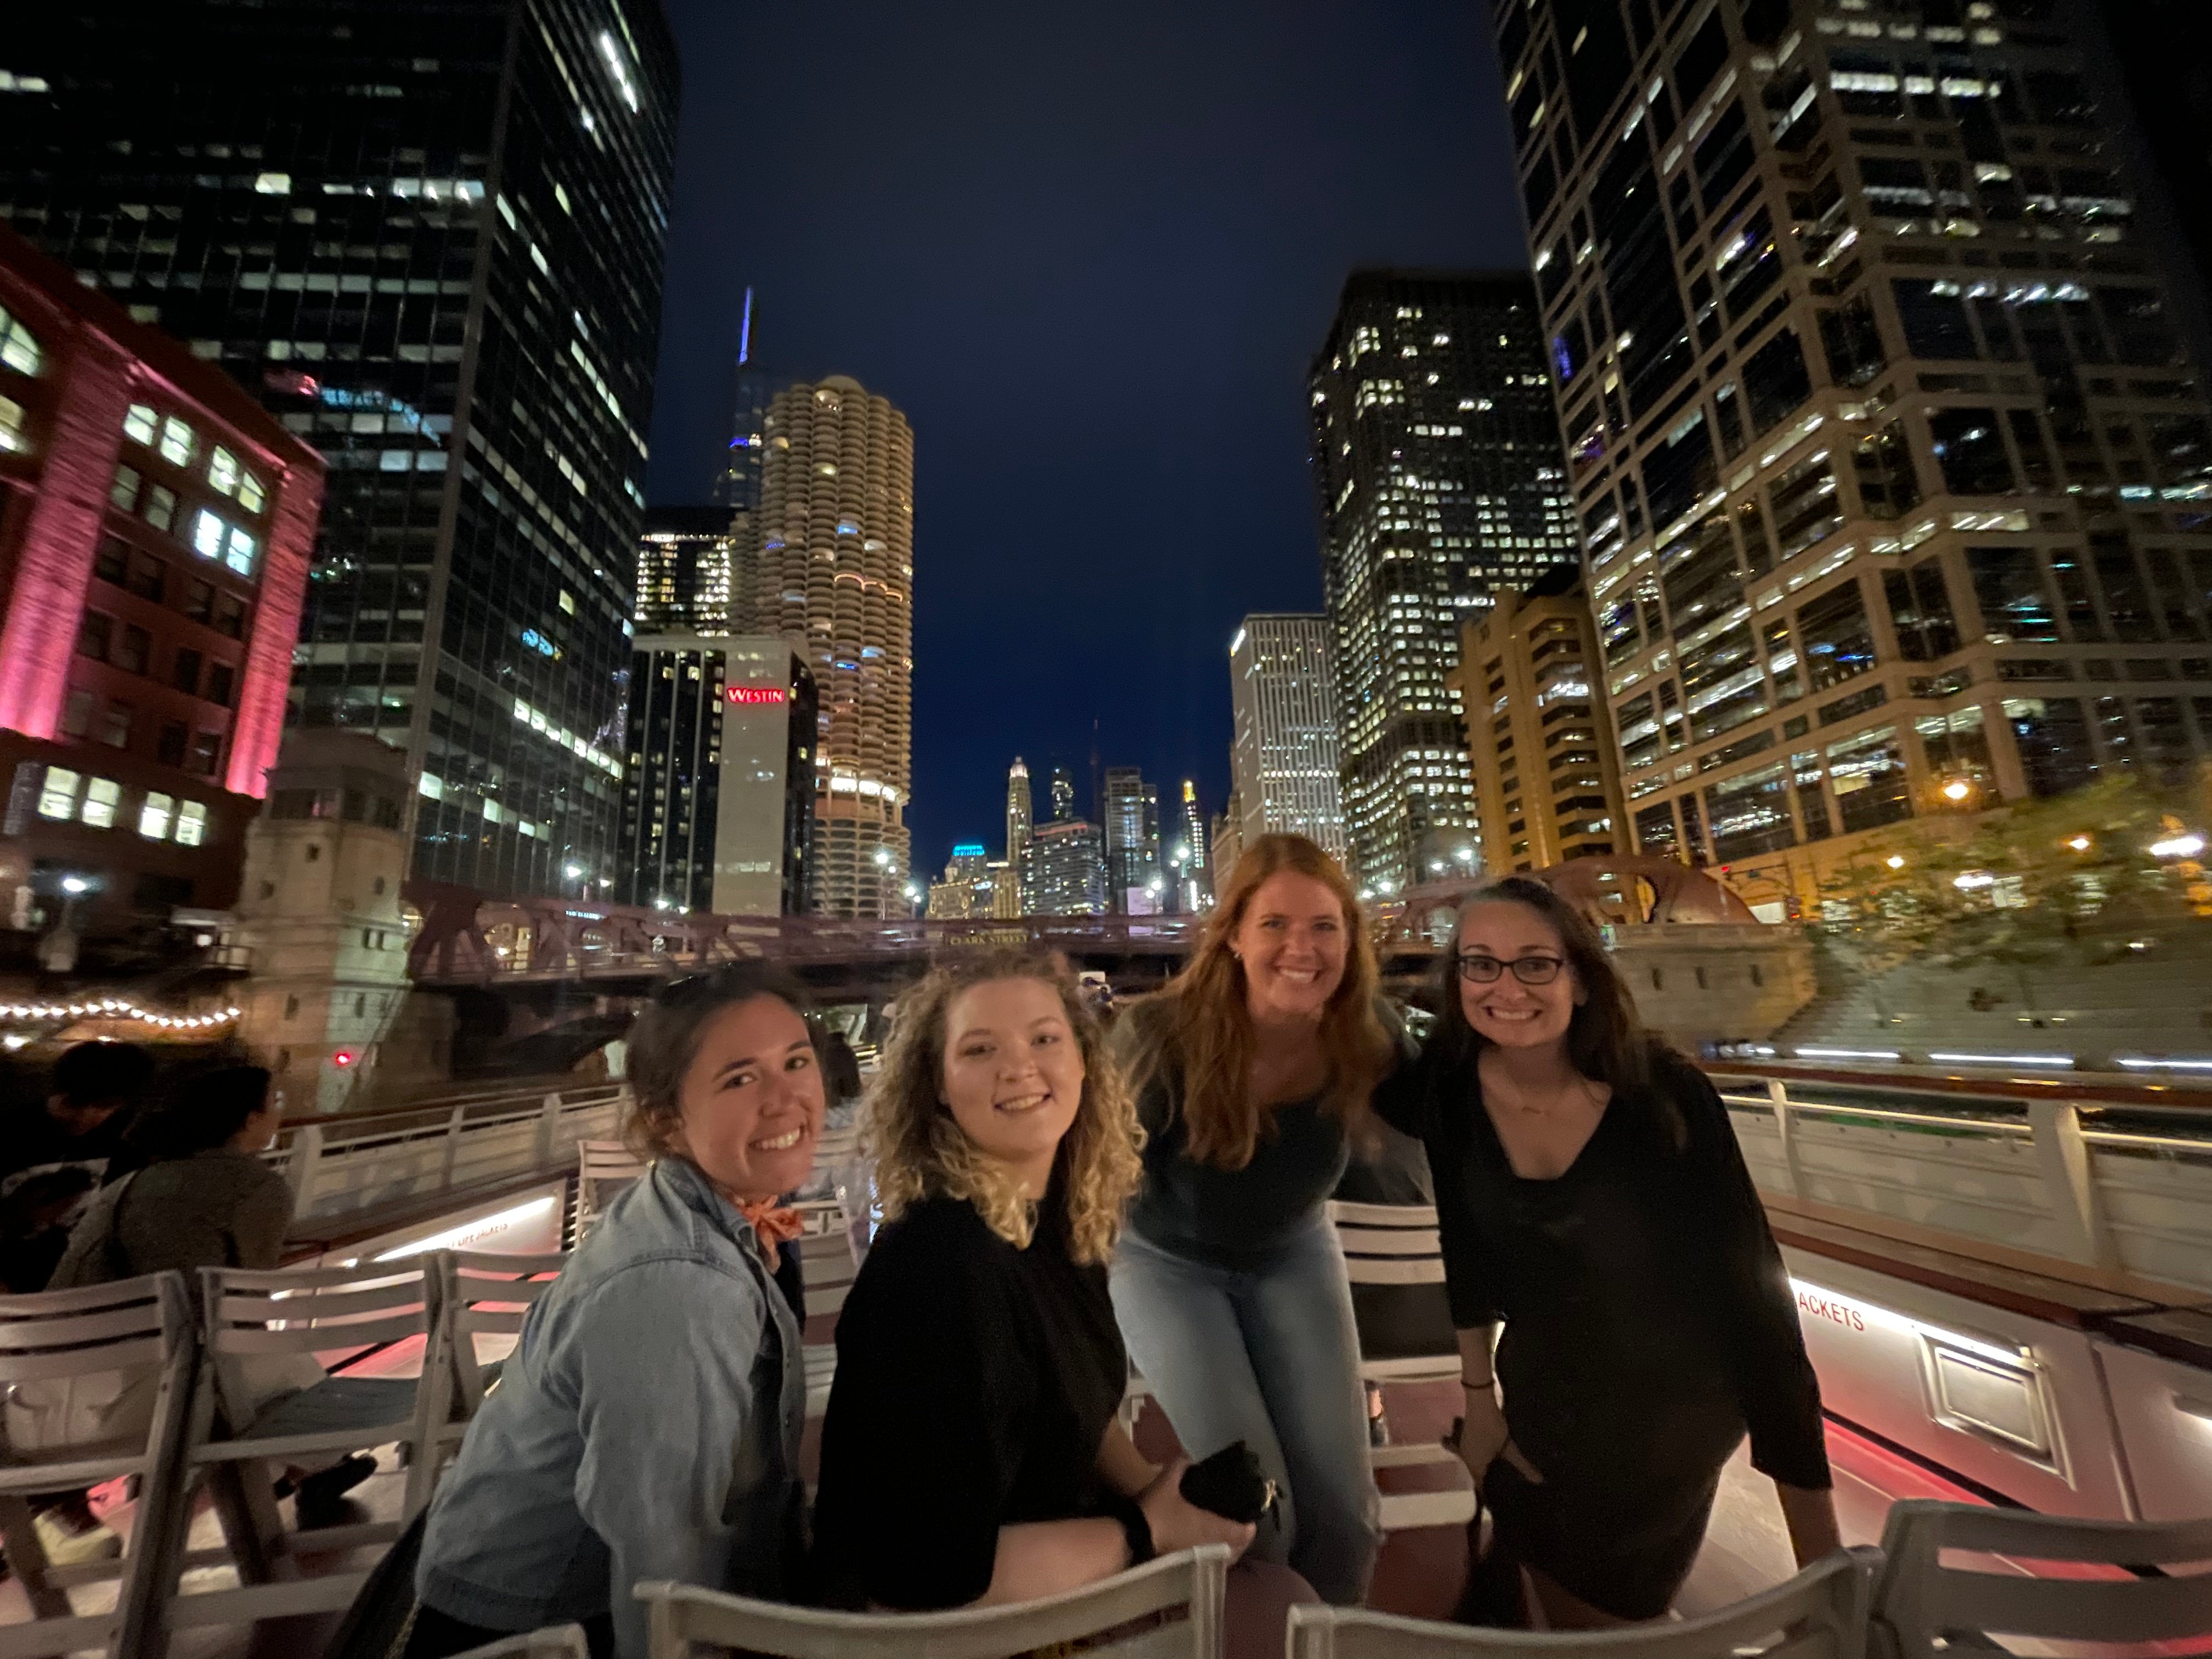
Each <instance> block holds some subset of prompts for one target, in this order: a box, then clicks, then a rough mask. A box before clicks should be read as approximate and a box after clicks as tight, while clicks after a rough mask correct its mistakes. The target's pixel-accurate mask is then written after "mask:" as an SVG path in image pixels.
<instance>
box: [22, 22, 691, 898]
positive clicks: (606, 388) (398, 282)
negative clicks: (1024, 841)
mask: <svg viewBox="0 0 2212 1659" xmlns="http://www.w3.org/2000/svg"><path fill="white" fill-rule="evenodd" d="M9 68H10V70H11V71H12V72H13V74H14V75H15V77H16V78H15V90H14V91H12V92H10V93H9V94H8V95H6V96H4V97H0V214H4V215H5V216H6V217H8V219H9V221H10V222H12V223H13V225H14V226H15V228H16V230H18V231H19V232H21V234H23V235H24V236H26V237H27V238H28V239H29V240H31V241H33V243H35V244H37V245H38V246H41V247H43V248H44V249H46V251H47V252H50V253H52V254H54V255H55V256H56V257H58V258H61V259H63V260H64V261H65V262H66V263H67V264H70V265H71V266H73V267H74V268H75V269H76V271H77V273H78V275H79V276H80V278H81V280H83V281H85V282H87V283H91V284H94V285H96V286H97V287H98V288H99V289H100V290H101V291H102V292H103V293H106V294H107V295H110V296H111V297H112V298H113V299H115V300H116V301H118V302H119V303H122V304H124V305H126V306H127V307H129V308H130V310H131V314H132V315H133V316H135V317H137V318H138V319H141V320H143V321H148V322H152V323H155V324H157V325H159V326H160V327H161V328H162V329H164V330H166V331H168V332H170V333H173V334H175V335H177V336H179V337H182V338H183V339H185V341H186V342H188V343H189V344H190V347H191V349H192V350H193V351H194V352H195V353H197V355H198V356H202V357H204V358H205V359H208V360H210V361H211V362H219V363H220V364H221V365H222V367H223V368H226V369H227V370H228V371H229V373H230V374H231V375H232V376H233V377H234V379H236V380H239V381H240V383H241V384H243V385H245V386H246V387H248V388H249V389H250V390H252V392H255V393H257V394H258V396H259V397H260V398H262V400H263V401H264V403H265V404H267V405H268V406H269V408H270V410H273V411H275V412H276V414H277V415H278V416H279V417H280V418H281V419H282V420H283V422H284V424H285V425H286V426H287V427H289V428H291V429H292V430H293V431H295V432H296V433H298V434H300V435H302V436H304V437H307V439H309V440H310V441H312V442H313V443H314V444H315V446H316V447H318V448H319V449H320V450H321V451H322V452H323V454H324V456H325V459H326V460H327V462H328V465H329V468H330V489H329V494H328V496H327V499H326V502H325V508H324V513H323V521H322V529H321V533H320V537H319V542H318V544H317V547H316V552H315V562H314V566H313V571H312V574H311V578H310V580H309V583H308V592H307V606H306V611H305V614H304V615H303V617H302V619H301V642H300V646H299V649H298V651H297V653H296V654H295V660H294V668H293V683H292V689H291V707H290V719H291V720H293V721H295V722H297V723H304V724H307V725H311V726H346V727H350V728H355V729H358V730H362V731H367V732H374V734H375V735H376V736H377V737H379V738H382V739H383V740H384V741H386V742H387V743H390V744H394V745H395V746H398V747H401V748H404V750H406V752H407V755H408V757H409V763H410V768H411V769H413V770H414V771H415V772H416V775H417V777H418V784H417V787H418V789H419V791H420V793H419V794H418V795H417V797H416V799H415V803H414V804H415V809H416V819H415V826H414V829H415V838H416V839H415V849H414V865H413V868H414V872H415V873H416V875H417V876H421V877H426V878H431V879H435V880H439V881H447V882H453V883H457V884H464V885H467V886H471V887H476V888H479V889H482V890H488V891H494V892H502V891H537V892H549V893H550V892H554V891H557V890H561V888H562V884H563V879H564V878H563V874H562V872H563V871H564V869H565V868H566V867H568V866H577V867H578V868H580V869H581V870H582V871H583V872H585V874H584V875H583V877H582V878H581V879H582V880H584V881H587V882H598V881H600V880H604V879H608V878H611V877H612V875H613V873H614V872H613V871H612V870H611V868H610V867H609V866H610V860H611V850H612V846H613V842H614V839H615V833H616V823H617V812H618V803H619V797H620V794H621V788H622V770H623V763H622V760H621V755H622V752H623V747H624V742H623V729H622V717H623V701H624V696H625V690H626V686H625V682H626V680H627V678H628V671H629V641H628V638H627V637H626V635H627V631H628V628H629V618H630V608H631V580H632V571H633V564H632V561H633V558H634V556H635V551H634V550H635V546H636V542H637V532H638V521H639V518H640V516H641V513H642V511H643V498H642V495H641V492H640V481H641V478H642V477H643V475H644V468H645V453H646V448H645V433H646V429H647V423H648V421H649V417H650V410H651V401H652V384H651V375H652V366H653V359H654V349H655V337H656V335H657V332H658V329H659V303H660V265H661V248H662V242H663V239H664V236H665V228H666V218H667V203H668V191H669V183H670V177H671V169H672V161H673V152H674V143H675V122H676V104H677V94H678V83H677V64H676V53H675V47H674V43H673V40H672V39H671V34H670V33H669V29H668V26H667V22H666V20H665V17H664V16H663V15H662V12H661V9H660V8H659V6H658V5H657V4H653V3H651V0H591V3H586V0H424V3H417V4H412V5H406V6H397V5H390V4H385V3H380V0H312V3H310V0H270V3H265V4H257V5H252V6H234V5H226V4H218V3H215V0H164V3H161V4H154V3H149V0H122V3H103V4H99V5H94V4H90V3H85V0H61V3H57V4H54V5H51V6H46V7H42V8H38V9H33V10H30V11H27V12H26V13H25V14H24V15H21V17H17V18H15V19H13V20H11V21H10V24H9ZM32 82H36V83H37V88H36V89H35V90H26V88H27V87H29V86H30V85H31V83H32ZM567 886H568V890H570V891H574V890H576V882H575V880H574V879H571V880H568V882H567Z"/></svg>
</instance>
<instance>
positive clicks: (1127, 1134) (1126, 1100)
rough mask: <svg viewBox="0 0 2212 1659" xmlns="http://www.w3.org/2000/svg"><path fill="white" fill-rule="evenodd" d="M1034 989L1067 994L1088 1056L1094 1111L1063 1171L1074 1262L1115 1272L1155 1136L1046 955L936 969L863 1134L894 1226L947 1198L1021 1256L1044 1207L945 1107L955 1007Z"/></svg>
mask: <svg viewBox="0 0 2212 1659" xmlns="http://www.w3.org/2000/svg"><path fill="white" fill-rule="evenodd" d="M1008 979H1033V980H1036V981H1040V982H1041V983H1042V984H1046V985H1049V986H1050V987H1052V988H1053V990H1054V992H1056V993H1057V994H1059V997H1060V1008H1061V1010H1062V1012H1065V1013H1066V1016H1067V1024H1068V1026H1069V1028H1070V1029H1071V1030H1073V1032H1074V1033H1075V1040H1076V1043H1077V1045H1078V1047H1079V1049H1080V1050H1081V1052H1082V1055H1083V1073H1084V1077H1083V1099H1082V1102H1081V1103H1080V1104H1079V1106H1078V1108H1077V1109H1076V1114H1075V1121H1074V1122H1073V1125H1071V1126H1070V1127H1069V1128H1068V1131H1067V1133H1066V1136H1065V1137H1063V1138H1062V1139H1061V1140H1060V1151H1059V1152H1058V1154H1057V1155H1056V1157H1055V1158H1054V1174H1055V1175H1056V1176H1058V1178H1059V1184H1060V1191H1061V1193H1062V1194H1063V1200H1062V1201H1063V1202H1064V1204H1065V1205H1066V1215H1065V1218H1064V1219H1065V1222H1066V1230H1067V1243H1068V1253H1069V1255H1072V1256H1073V1258H1074V1259H1075V1260H1076V1261H1079V1262H1083V1263H1085V1264H1089V1263H1094V1262H1103V1261H1105V1260H1106V1259H1107V1258H1108V1257H1109V1256H1110V1255H1112V1254H1113V1252H1114V1241H1115V1239H1116V1238H1117V1237H1120V1236H1121V1217H1122V1213H1123V1212H1124V1211H1125V1210H1127V1207H1128V1204H1129V1200H1130V1199H1131V1198H1132V1197H1133V1195H1134V1194H1135V1193H1136V1190H1137V1186H1138V1183H1139V1182H1140V1181H1142V1180H1143V1178H1144V1164H1143V1161H1142V1159H1141V1158H1139V1156H1138V1154H1139V1150H1140V1149H1141V1148H1142V1147H1143V1146H1144V1141H1145V1132H1144V1130H1143V1128H1142V1127H1140V1126H1139V1124H1138V1122H1137V1107H1136V1098H1135V1097H1134V1096H1133V1095H1132V1094H1131V1093H1130V1091H1129V1088H1128V1085H1127V1082H1126V1081H1125V1080H1124V1079H1123V1078H1122V1076H1121V1068H1120V1067H1119V1066H1116V1065H1115V1063H1114V1061H1113V1060H1112V1058H1111V1057H1110V1056H1109V1054H1107V1052H1106V1042H1105V1034H1104V1032H1103V1030H1101V1029H1100V1027H1099V1024H1098V1021H1097V1018H1096V1017H1095V1016H1094V1015H1093V1014H1092V1013H1091V1010H1090V1009H1089V1008H1087V1007H1085V1006H1084V1001H1083V995H1082V993H1081V991H1080V989H1079V987H1078V986H1077V984H1076V981H1075V975H1074V974H1073V972H1071V971H1070V970H1069V969H1068V966H1067V963H1066V962H1065V961H1064V960H1063V959H1062V958H1060V957H1057V956H1047V955H1043V954H1042V953H1039V952H1034V951H991V952H989V953H987V954H986V955H982V956H979V957H975V958H973V959H970V960H963V961H961V962H958V963H953V964H951V965H949V966H944V967H939V968H936V969H932V970H931V971H930V973H929V975H928V976H927V978H925V979H923V980H922V981H921V983H920V984H918V985H917V986H915V987H914V989H912V990H911V991H908V993H906V994H904V995H903V996H902V997H901V998H900V999H899V1003H898V1013H897V1018H896V1022H895V1024H894V1025H893V1028H892V1031H891V1038H890V1047H889V1048H888V1050H887V1051H886V1053H885V1054H884V1063H883V1065H882V1066H881V1067H880V1068H879V1069H878V1071H877V1073H876V1077H875V1081H874V1083H873V1085H872V1086H871V1087H870V1089H869V1091H868V1099H867V1105H866V1119H865V1121H864V1125H863V1127H862V1130H861V1134H862V1138H863V1139H864V1141H865V1142H866V1146H867V1149H868V1151H869V1152H870V1153H871V1155H872V1156H873V1158H875V1161H876V1188H877V1193H878V1197H879V1198H880V1200H881V1201H882V1204H883V1210H884V1220H886V1221H894V1220H896V1219H897V1218H898V1217H899V1216H900V1215H902V1214H903V1213H904V1212H906V1211H907V1210H908V1208H909V1207H911V1206H914V1205H916V1204H919V1203H921V1201H922V1200H924V1199H927V1198H933V1197H938V1196H940V1195H941V1196H944V1197H946V1198H957V1199H964V1200H967V1201H968V1202H969V1203H970V1204H972V1205H974V1206H975V1209H976V1212H977V1213H978V1214H980V1215H981V1217H982V1218H983V1221H984V1225H987V1226H988V1227H989V1228H990V1229H991V1231H993V1232H994V1233H996V1234H998V1236H999V1237H1001V1238H1003V1239H1005V1240H1006V1242H1007V1243H1009V1244H1012V1245H1013V1246H1014V1247H1015V1248H1016V1249H1028V1248H1029V1244H1030V1238H1031V1237H1032V1236H1033V1235H1034V1234H1035V1231H1036V1212H1035V1206H1032V1205H1031V1204H1030V1201H1029V1200H1028V1198H1027V1196H1026V1195H1025V1194H1024V1192H1023V1191H1022V1188H1021V1185H1020V1183H1019V1182H1017V1181H1016V1180H1015V1179H1014V1178H1013V1176H1012V1175H1010V1174H1009V1173H1008V1172H1007V1171H1006V1170H1005V1169H1004V1168H1003V1167H1001V1166H1000V1164H996V1163H994V1161H993V1160H992V1159H990V1158H986V1157H985V1156H984V1155H983V1154H982V1152H981V1150H980V1149H979V1148H978V1147H977V1146H976V1145H975V1142H974V1141H972V1140H970V1139H969V1138H968V1135H967V1133H966V1131H964V1130H963V1129H962V1128H961V1127H960V1126H959V1124H957V1122H955V1121H953V1117H952V1113H951V1109H950V1108H949V1107H947V1106H946V1105H945V1018H946V1016H947V1014H948V1013H949V1012H950V1011H951V1006H952V1000H953V999H954V998H955V997H957V996H958V995H959V994H961V993H962V992H963V991H966V990H969V989H970V988H971V987H975V986H978V985H986V984H988V983H990V982H991V981H994V980H1008Z"/></svg>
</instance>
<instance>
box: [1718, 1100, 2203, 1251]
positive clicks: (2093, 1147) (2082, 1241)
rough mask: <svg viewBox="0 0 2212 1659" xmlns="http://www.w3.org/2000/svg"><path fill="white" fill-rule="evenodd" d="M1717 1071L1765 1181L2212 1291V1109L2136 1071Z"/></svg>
mask: <svg viewBox="0 0 2212 1659" xmlns="http://www.w3.org/2000/svg"><path fill="white" fill-rule="evenodd" d="M1748 1069H1749V1068H1747V1070H1748ZM1711 1071H1712V1074H1713V1077H1714V1079H1715V1081H1716V1082H1717V1084H1718V1085H1719V1086H1720V1090H1721V1097H1722V1099H1723V1101H1724V1102H1725V1103H1727V1105H1728V1108H1729V1116H1730V1117H1731V1119H1732V1120H1733V1121H1734V1122H1735V1130H1736V1139H1737V1142H1738V1144H1739V1145H1740V1146H1741V1147H1742V1148H1743V1153H1744V1161H1745V1162H1746V1164H1748V1165H1749V1167H1750V1169H1751V1172H1752V1177H1753V1181H1755V1182H1757V1183H1758V1185H1759V1188H1761V1190H1763V1191H1765V1192H1767V1193H1769V1194H1774V1195H1777V1196H1779V1197H1783V1198H1788V1199H1793V1200H1801V1201H1804V1202H1808V1203H1813V1204H1818V1205H1823V1206H1831V1207H1832V1208H1836V1209H1842V1210H1850V1211H1857V1212H1863V1213H1864V1214H1866V1215H1868V1216H1869V1218H1880V1219H1885V1220H1887V1221H1889V1222H1893V1223H1902V1224H1905V1225H1908V1226H1910V1227H1911V1228H1913V1229H1916V1230H1928V1231H1933V1232H1937V1233H1942V1234H1948V1235H1951V1236H1953V1237H1957V1238H1960V1239H1962V1240H1967V1241H1973V1242H1978V1243H1985V1244H1993V1245H1997V1246H2002V1247H2003V1248H2004V1249H2008V1250H2013V1251H2020V1252H2025V1253H2027V1254H2030V1255H2039V1256H2044V1257H2047V1258H2051V1259H2054V1260H2057V1261H2064V1262H2072V1263H2078V1264H2080V1265H2081V1266H2084V1267H2092V1268H2096V1269H2100V1270H2103V1271H2106V1272H2117V1273H2127V1274H2130V1275H2133V1276H2136V1277H2139V1278H2141V1279H2148V1280H2153V1281H2156V1282H2158V1283H2161V1284H2166V1285H2180V1286H2185V1287H2188V1288H2190V1289H2192V1290H2201V1291H2212V1109H2208V1108H2203V1107H2193V1106H2191V1105H2186V1104H2182V1103H2169V1102H2164V1101H2160V1099H2159V1097H2158V1095H2157V1093H2156V1092H2155V1091H2148V1090H2139V1089H2129V1088H2128V1087H2126V1080H2116V1081H2117V1083H2118V1086H2112V1085H2091V1086H2088V1087H2083V1088H2081V1089H2080V1091H2079V1092H2080V1095H2081V1096H2082V1097H2075V1096H2074V1095H2072V1094H2069V1092H2067V1091H2066V1083H2068V1082H2081V1081H2085V1080H2077V1079H2066V1080H2063V1081H2062V1080H2059V1079H2052V1080H2051V1081H2049V1082H2045V1081H2044V1080H2042V1079H2015V1080H2013V1081H2014V1087H2013V1088H2011V1089H2008V1088H2007V1087H2006V1085H2005V1084H2003V1083H2002V1082H1999V1081H1997V1080H1996V1079H1990V1081H1989V1082H1988V1083H1986V1084H1984V1083H1983V1082H1982V1080H1980V1079H1975V1080H1974V1081H1973V1083H1972V1085H1969V1086H1966V1087H1962V1086H1961V1085H1960V1083H1959V1082H1958V1081H1956V1080H1954V1079H1911V1078H1905V1077H1897V1076H1893V1075H1888V1074H1884V1075H1880V1076H1876V1077H1869V1078H1866V1079H1864V1080H1863V1081H1861V1080H1859V1079H1852V1080H1850V1081H1849V1082H1838V1081H1837V1080H1835V1079H1832V1078H1813V1077H1796V1076H1790V1075H1787V1074H1781V1073H1777V1071H1776V1070H1774V1069H1773V1068H1771V1067H1766V1066H1761V1067H1759V1068H1758V1069H1757V1071H1756V1073H1753V1074H1752V1075H1744V1074H1742V1073H1739V1072H1738V1071H1737V1070H1735V1067H1734V1066H1732V1065H1731V1064H1730V1063H1729V1062H1728V1061H1717V1062H1715V1063H1714V1064H1713V1066H1712V1067H1711Z"/></svg>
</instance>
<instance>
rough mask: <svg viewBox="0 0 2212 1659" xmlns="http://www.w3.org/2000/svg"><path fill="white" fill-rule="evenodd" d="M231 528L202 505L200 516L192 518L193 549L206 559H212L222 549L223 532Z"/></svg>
mask: <svg viewBox="0 0 2212 1659" xmlns="http://www.w3.org/2000/svg"><path fill="white" fill-rule="evenodd" d="M229 528H230V526H228V525H227V524H225V523H224V522H223V521H222V520H221V519H218V518H217V517H216V515H215V514H214V513H210V512H209V511H208V509H207V508H205V507H202V508H201V509H200V515H199V517H198V518H197V519H195V520H192V551H193V552H195V553H197V554H198V555H199V556H200V557H202V558H204V559H212V558H213V557H215V556H216V555H217V554H218V553H220V552H222V538H223V532H226V531H228V529H229Z"/></svg>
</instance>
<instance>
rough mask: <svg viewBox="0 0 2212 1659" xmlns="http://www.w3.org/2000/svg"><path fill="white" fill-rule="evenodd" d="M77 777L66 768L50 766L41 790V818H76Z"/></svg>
mask: <svg viewBox="0 0 2212 1659" xmlns="http://www.w3.org/2000/svg"><path fill="white" fill-rule="evenodd" d="M79 781H80V780H79V778H78V776H77V775H76V773H74V772H72V771H70V769H69V768H67V767H66V766H49V767H48V768H47V769H46V781H45V783H44V784H42V785H41V786H40V789H39V816H40V817H42V818H60V819H64V820H67V819H70V818H73V817H76V787H77V784H78V782H79Z"/></svg>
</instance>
